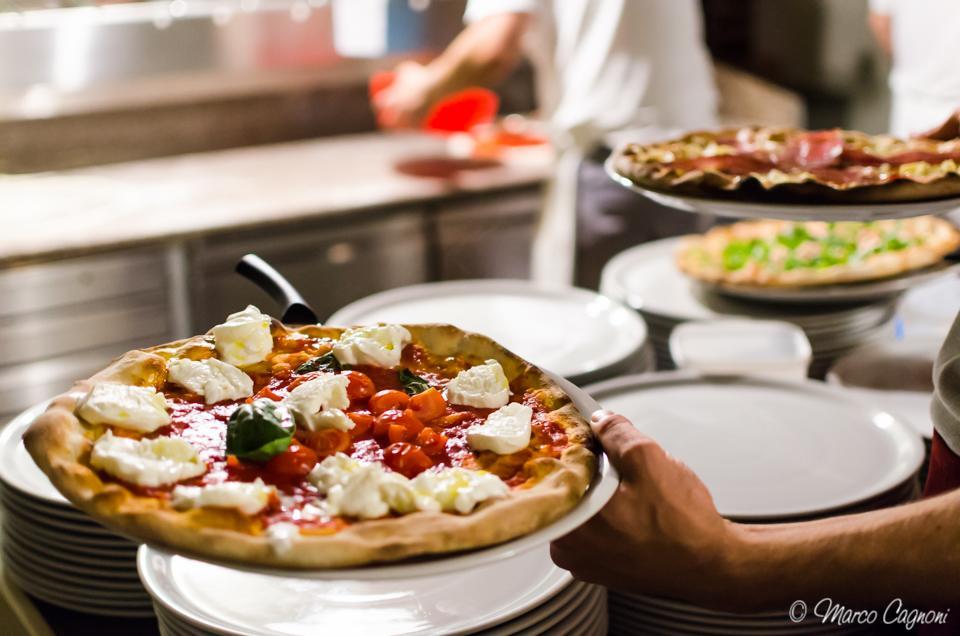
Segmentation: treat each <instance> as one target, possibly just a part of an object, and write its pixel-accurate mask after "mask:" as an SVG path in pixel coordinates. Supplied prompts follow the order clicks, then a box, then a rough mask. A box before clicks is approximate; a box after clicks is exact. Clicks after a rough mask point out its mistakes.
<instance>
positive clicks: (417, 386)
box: [400, 369, 430, 395]
mask: <svg viewBox="0 0 960 636" xmlns="http://www.w3.org/2000/svg"><path fill="white" fill-rule="evenodd" d="M400 384H402V385H403V390H404V391H405V392H406V393H407V395H416V394H417V393H422V392H424V391H426V390H427V389H429V388H430V383H429V382H427V381H426V380H424V379H423V378H421V377H420V376H419V375H417V374H415V373H414V372H413V371H411V370H410V369H401V370H400Z"/></svg>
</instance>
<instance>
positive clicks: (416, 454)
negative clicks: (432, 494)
mask: <svg viewBox="0 0 960 636" xmlns="http://www.w3.org/2000/svg"><path fill="white" fill-rule="evenodd" d="M383 461H384V463H385V464H386V465H387V466H389V467H390V468H391V469H392V470H394V471H396V472H398V473H400V474H401V475H404V476H406V477H416V476H417V475H419V474H420V473H422V472H423V471H425V470H426V469H428V468H430V467H431V466H433V462H432V461H430V458H429V457H427V455H426V453H424V452H423V451H422V450H420V449H419V448H417V447H416V446H414V445H413V444H408V443H407V442H397V443H395V444H390V446H387V449H386V450H385V451H383Z"/></svg>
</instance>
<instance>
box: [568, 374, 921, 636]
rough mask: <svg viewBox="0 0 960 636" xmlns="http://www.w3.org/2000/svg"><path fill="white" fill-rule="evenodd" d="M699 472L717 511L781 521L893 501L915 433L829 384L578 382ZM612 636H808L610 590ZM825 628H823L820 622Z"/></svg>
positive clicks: (646, 379) (906, 484) (907, 476)
mask: <svg viewBox="0 0 960 636" xmlns="http://www.w3.org/2000/svg"><path fill="white" fill-rule="evenodd" d="M587 391H588V392H589V393H590V394H591V395H593V397H594V398H596V399H597V401H598V402H599V403H600V404H601V405H602V406H603V407H604V408H607V409H610V410H612V411H616V412H619V413H622V414H624V415H625V416H627V417H628V418H630V420H631V421H632V422H633V423H634V425H636V426H637V428H639V429H640V430H642V431H643V432H644V433H646V434H648V435H650V436H651V437H652V438H654V439H655V440H657V441H658V442H659V443H660V444H662V445H663V447H664V448H666V449H667V450H668V451H669V452H670V453H672V454H673V455H675V456H676V457H678V458H679V459H681V460H683V461H684V462H685V463H686V464H687V465H689V466H690V467H691V468H692V469H693V471H694V472H695V473H697V475H699V476H700V477H701V478H702V479H703V481H704V483H706V485H707V487H708V488H709V489H710V492H711V494H712V495H713V499H714V502H715V503H716V505H717V509H718V510H719V511H720V513H721V514H723V515H724V516H726V517H728V518H732V519H736V520H739V521H742V522H747V523H758V522H765V523H771V522H773V523H776V522H790V521H797V520H801V519H810V518H819V517H825V516H831V515H834V514H838V513H848V512H854V511H863V510H870V509H876V508H880V507H884V506H890V505H895V504H898V503H902V502H904V501H907V500H909V499H911V498H912V497H914V496H915V495H916V492H917V490H916V487H917V482H916V475H917V471H918V469H919V468H920V465H921V463H922V461H923V456H924V452H923V444H922V442H921V441H920V438H919V436H918V435H917V434H916V433H914V432H913V431H912V430H911V429H910V428H909V427H907V426H906V425H905V424H903V423H902V422H901V421H900V420H898V419H897V418H896V417H894V416H893V415H890V414H889V413H886V412H883V411H880V410H878V409H876V408H875V407H873V406H871V405H870V404H868V403H867V402H864V401H862V400H859V399H857V398H856V397H854V396H851V395H850V394H848V393H847V392H846V391H844V390H843V389H842V388H840V387H834V386H830V385H826V384H823V383H821V382H815V381H811V380H806V381H803V382H786V383H780V382H772V381H766V380H761V379H755V378H746V377H727V378H718V377H706V376H699V375H697V374H694V373H686V372H676V373H663V374H657V375H653V376H651V375H646V376H631V377H626V378H620V379H617V380H610V381H607V382H602V383H599V384H596V385H592V386H590V387H587ZM610 607H611V614H610V618H611V626H612V627H615V628H616V632H615V633H651V634H652V633H670V634H676V633H691V632H692V633H711V634H741V633H749V632H755V633H758V632H763V631H766V632H767V633H771V631H775V632H776V633H788V632H789V633H794V632H796V633H813V632H812V631H810V630H813V629H821V628H824V626H823V625H819V624H814V625H811V624H809V623H799V624H797V623H793V622H791V621H790V620H789V618H788V617H787V616H786V610H787V608H784V610H783V611H782V612H780V613H777V614H757V615H749V616H747V615H729V614H717V613H715V612H708V611H706V610H703V609H701V608H696V607H692V606H687V605H682V604H678V603H671V602H668V601H664V600H661V599H653V598H647V597H641V596H636V595H629V594H619V593H616V594H615V593H611V595H610ZM827 627H832V626H827Z"/></svg>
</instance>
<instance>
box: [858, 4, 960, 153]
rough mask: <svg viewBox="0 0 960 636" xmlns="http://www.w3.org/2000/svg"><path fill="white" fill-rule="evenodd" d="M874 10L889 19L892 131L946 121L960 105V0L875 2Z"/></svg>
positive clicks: (915, 129)
mask: <svg viewBox="0 0 960 636" xmlns="http://www.w3.org/2000/svg"><path fill="white" fill-rule="evenodd" d="M870 10H871V11H872V12H874V13H878V14H882V15H887V16H889V17H890V29H891V37H890V40H891V46H892V49H893V69H892V70H891V72H890V89H891V90H892V91H893V109H892V112H891V117H890V128H891V132H892V133H893V134H895V135H908V134H911V133H916V132H921V131H923V130H927V129H929V128H933V127H934V126H936V125H938V124H940V123H942V122H943V120H945V119H946V118H947V117H948V116H949V115H950V113H952V112H953V111H954V110H956V109H957V108H960V72H958V70H957V60H960V2H958V1H957V0H870Z"/></svg>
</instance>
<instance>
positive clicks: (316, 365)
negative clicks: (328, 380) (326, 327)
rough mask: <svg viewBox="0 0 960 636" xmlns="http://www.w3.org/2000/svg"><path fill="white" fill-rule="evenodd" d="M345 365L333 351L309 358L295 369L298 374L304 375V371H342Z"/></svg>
mask: <svg viewBox="0 0 960 636" xmlns="http://www.w3.org/2000/svg"><path fill="white" fill-rule="evenodd" d="M342 368H343V367H341V366H340V361H339V360H337V358H336V356H334V355H333V352H332V351H330V352H327V353H325V354H323V355H322V356H319V357H316V358H313V359H311V360H307V361H306V362H304V363H303V364H301V365H300V366H299V367H297V368H296V370H295V371H294V373H295V374H297V375H303V374H304V373H312V372H314V371H330V372H331V373H335V372H337V371H340V370H341V369H342Z"/></svg>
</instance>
